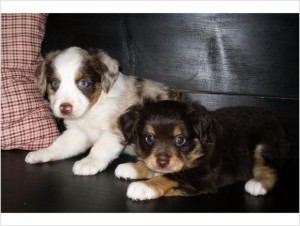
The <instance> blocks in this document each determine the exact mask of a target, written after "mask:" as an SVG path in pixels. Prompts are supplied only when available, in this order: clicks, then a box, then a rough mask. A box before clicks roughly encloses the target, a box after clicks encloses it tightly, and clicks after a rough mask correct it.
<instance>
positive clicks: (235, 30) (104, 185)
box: [1, 14, 299, 213]
mask: <svg viewBox="0 0 300 226" xmlns="http://www.w3.org/2000/svg"><path fill="white" fill-rule="evenodd" d="M69 46H80V47H82V48H91V47H92V48H101V49H104V50H105V51H106V52H108V53H109V54H110V55H111V56H112V57H114V58H116V59H117V60H118V61H119V63H120V67H121V68H120V70H121V71H122V72H123V73H124V74H131V75H136V76H139V77H143V78H148V79H153V80H156V81H160V82H164V83H166V84H167V85H169V86H170V87H172V88H174V89H176V90H178V93H179V94H180V95H182V96H186V97H188V98H190V99H192V100H194V101H198V102H200V103H201V104H203V105H204V106H206V107H207V108H208V109H216V108H219V107H224V106H237V105H249V106H259V107H264V108H267V109H269V110H271V111H272V112H273V113H274V114H275V115H277V117H278V118H279V119H280V120H281V121H282V123H283V125H284V126H285V127H286V130H287V133H288V136H289V140H290V141H291V144H292V150H291V151H292V156H291V160H290V161H289V162H288V163H287V165H286V166H285V167H284V169H283V170H282V172H281V175H280V180H279V183H278V185H277V186H276V187H275V189H274V190H273V191H272V192H270V193H269V194H268V195H266V196H265V197H252V196H250V195H249V194H247V193H246V192H245V191H244V188H243V186H244V183H243V182H240V183H236V184H233V185H230V186H227V187H224V188H222V189H220V190H219V192H218V193H217V194H212V195H201V196H195V197H169V198H161V199H158V200H153V201H146V202H135V201H131V200H129V199H127V198H126V189H127V186H128V184H129V182H127V181H123V180H118V179H116V178H115V177H114V174H113V172H114V169H115V167H116V166H117V165H118V164H119V163H123V162H126V161H133V160H134V159H133V158H132V157H129V156H126V155H122V156H121V157H120V158H119V159H117V160H116V161H114V162H113V163H112V164H111V165H110V166H109V167H108V168H107V169H106V170H105V171H104V172H101V173H99V174H97V175H96V176H90V177H80V176H75V175H73V174H72V166H73V163H74V162H75V161H76V160H78V159H80V158H82V156H78V157H75V158H71V159H67V160H63V161H58V162H52V163H45V164H39V165H29V164H25V162H24V158H25V155H26V154H27V152H25V151H24V150H13V151H2V153H1V162H2V165H1V178H2V179H1V180H2V189H1V195H2V212H197V213H199V212H203V213H207V212H238V213H248V212H257V213H261V212H275V213H277V212H285V213H296V212H299V142H298V139H299V14H50V15H49V16H48V21H47V27H46V35H45V39H44V42H43V46H42V54H43V55H45V54H46V53H48V52H49V51H51V50H56V49H63V48H66V47H69ZM59 126H60V128H61V130H63V127H62V126H61V125H59Z"/></svg>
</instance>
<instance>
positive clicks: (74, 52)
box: [53, 47, 83, 80]
mask: <svg viewBox="0 0 300 226" xmlns="http://www.w3.org/2000/svg"><path fill="white" fill-rule="evenodd" d="M82 51H83V50H82V49H80V48H78V47H71V48H69V49H67V50H65V51H63V52H62V53H61V54H59V55H58V56H57V57H56V58H55V60H54V62H53V64H54V67H55V68H56V70H57V72H58V73H59V75H60V77H61V79H62V80H64V78H74V76H75V74H76V72H77V71H78V69H79V68H80V66H81V63H82V55H81V52H82Z"/></svg>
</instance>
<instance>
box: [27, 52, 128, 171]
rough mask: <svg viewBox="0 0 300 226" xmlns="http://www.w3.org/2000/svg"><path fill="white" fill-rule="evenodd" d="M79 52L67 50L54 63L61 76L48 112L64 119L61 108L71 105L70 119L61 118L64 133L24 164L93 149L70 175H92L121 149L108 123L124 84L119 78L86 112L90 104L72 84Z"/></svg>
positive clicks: (77, 64) (76, 164) (50, 159)
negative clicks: (64, 128)
mask: <svg viewBox="0 0 300 226" xmlns="http://www.w3.org/2000/svg"><path fill="white" fill-rule="evenodd" d="M80 50H81V49H79V48H69V49H67V50H66V51H64V52H63V53H62V54H61V55H59V56H58V57H57V58H56V59H55V60H54V65H55V68H56V69H57V71H58V72H59V75H60V76H61V84H60V86H59V89H58V90H57V91H56V92H55V94H54V95H52V96H50V98H49V99H50V103H51V108H52V110H53V112H54V114H55V115H56V116H58V117H63V116H62V115H61V113H60V111H59V106H60V104H62V103H65V102H68V103H70V104H72V106H73V111H74V113H73V115H72V117H64V119H65V121H64V122H65V125H66V128H67V130H66V131H65V132H64V133H63V134H62V135H61V136H59V137H58V138H57V140H56V141H55V142H54V143H53V144H52V145H51V146H50V147H48V148H45V149H42V150H39V151H35V152H30V153H29V154H28V155H27V156H26V159H25V161H26V162H27V163H40V162H48V161H55V160H61V159H65V158H69V157H72V156H75V155H78V154H80V153H82V152H84V151H85V150H87V149H88V148H89V147H92V148H91V151H90V153H89V155H88V156H87V157H86V158H84V159H82V160H80V161H78V162H76V163H75V164H74V167H73V173H74V174H76V175H94V174H96V173H98V172H99V171H102V170H104V169H105V168H106V167H107V165H108V164H109V163H110V162H111V161H112V160H113V159H115V158H117V157H118V156H119V154H120V152H121V151H122V150H123V148H124V146H123V145H121V139H122V137H121V135H120V134H116V133H113V132H112V131H111V121H112V115H114V114H115V112H116V111H117V110H118V109H119V101H120V100H121V95H122V91H124V90H125V89H126V84H125V83H124V79H123V75H122V74H120V75H119V76H118V78H117V80H116V82H115V84H114V85H113V86H112V88H111V90H110V91H109V92H108V93H107V94H106V93H104V92H102V93H101V95H100V98H99V99H98V101H97V102H96V103H95V104H94V105H93V106H92V107H91V108H88V107H89V104H90V103H89V100H88V99H87V98H86V97H85V96H84V95H83V94H82V93H81V91H80V90H79V89H78V88H77V87H76V84H75V82H74V80H75V74H76V72H77V70H78V68H79V67H80V65H81V61H82V59H81V55H80V54H79V51H80ZM114 120H115V121H116V119H114Z"/></svg>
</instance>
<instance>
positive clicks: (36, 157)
mask: <svg viewBox="0 0 300 226" xmlns="http://www.w3.org/2000/svg"><path fill="white" fill-rule="evenodd" d="M51 160H53V158H52V152H51V151H50V150H49V149H41V150H38V151H32V152H29V153H28V154H27V155H26V157H25V162H27V163H29V164H35V163H43V162H49V161H51Z"/></svg>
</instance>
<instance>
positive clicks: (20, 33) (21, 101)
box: [1, 14, 59, 150]
mask: <svg viewBox="0 0 300 226" xmlns="http://www.w3.org/2000/svg"><path fill="white" fill-rule="evenodd" d="M46 18H47V15H46V14H2V15H1V19H2V25H1V26H2V27H1V31H2V33H1V38H2V43H1V47H2V48H1V56H2V57H1V149H3V150H9V149H16V148H17V149H25V150H37V149H41V148H44V147H47V146H49V145H50V144H51V143H52V142H53V140H54V139H55V138H56V137H57V136H58V135H59V132H58V129H57V126H56V123H55V120H54V118H53V116H52V113H51V110H50V108H49V103H48V102H47V101H46V100H44V99H43V97H42V95H41V94H40V92H39V89H38V88H37V86H36V85H35V84H34V81H33V73H34V70H35V67H36V66H37V64H38V63H39V62H40V60H41V56H40V49H41V43H42V40H43V37H44V33H45V23H46Z"/></svg>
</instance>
